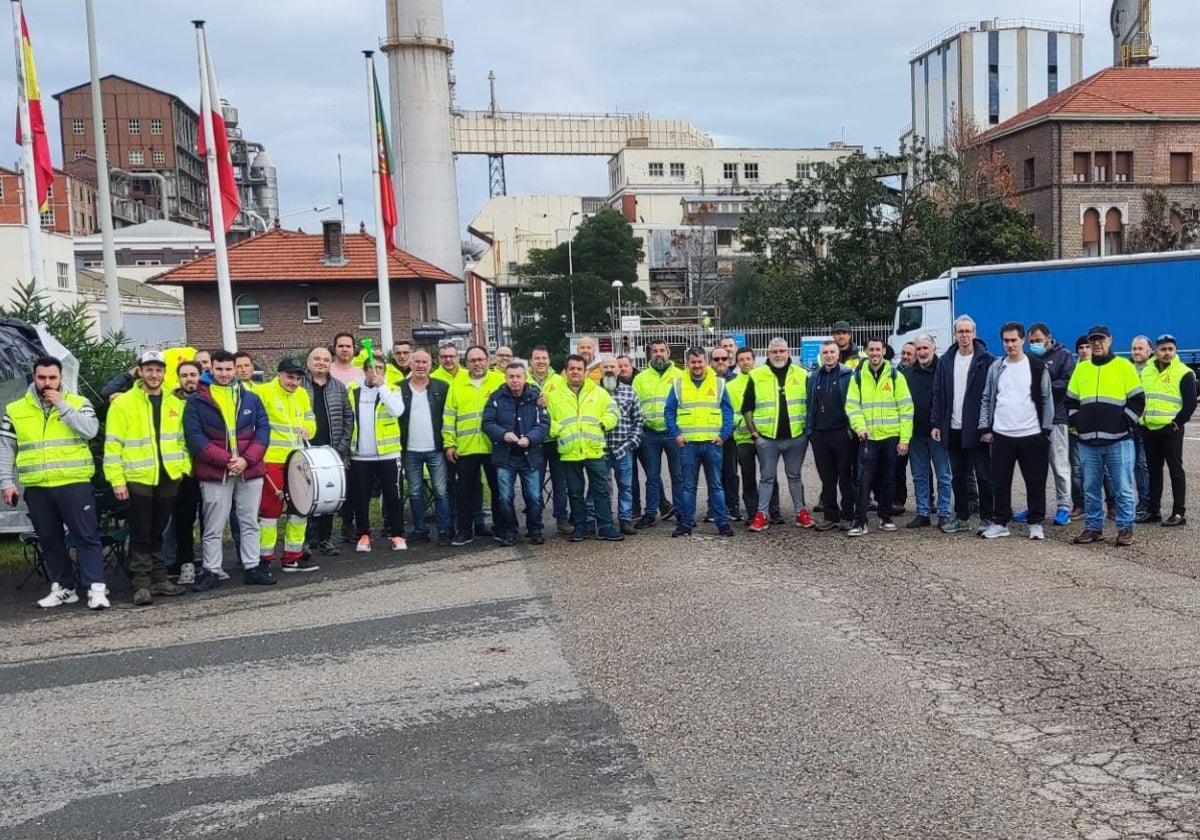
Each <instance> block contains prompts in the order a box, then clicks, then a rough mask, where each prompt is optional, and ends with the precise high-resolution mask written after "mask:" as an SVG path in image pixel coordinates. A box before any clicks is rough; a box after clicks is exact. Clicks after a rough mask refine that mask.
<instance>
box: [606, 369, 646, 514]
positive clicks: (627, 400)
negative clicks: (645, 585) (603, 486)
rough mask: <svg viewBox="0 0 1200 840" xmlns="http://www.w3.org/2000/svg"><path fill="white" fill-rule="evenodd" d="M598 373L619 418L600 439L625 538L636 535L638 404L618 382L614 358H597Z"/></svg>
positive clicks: (627, 389)
mask: <svg viewBox="0 0 1200 840" xmlns="http://www.w3.org/2000/svg"><path fill="white" fill-rule="evenodd" d="M600 370H601V376H600V386H601V387H602V388H603V389H604V390H605V391H608V393H609V394H610V395H611V396H612V398H613V401H614V402H616V404H617V411H619V412H620V415H621V416H620V419H618V420H617V425H616V426H615V427H613V428H612V429H611V430H609V431H608V432H605V434H604V438H605V441H606V442H607V444H608V452H607V457H608V467H609V469H610V470H612V474H613V478H614V479H615V481H616V487H617V522H618V524H619V526H620V529H621V533H622V534H625V535H626V536H629V535H632V534H636V533H637V531H635V530H634V527H633V484H634V480H633V470H634V453H635V452H636V451H637V447H638V443H640V442H641V439H642V404H641V401H640V400H639V399H638V396H637V392H636V391H634V390H633V387H632V386H630V385H626V384H625V383H624V382H622V381H621V380H620V379H619V377H618V365H617V360H616V359H615V358H613V357H612V356H605V357H604V358H603V359H601V360H600Z"/></svg>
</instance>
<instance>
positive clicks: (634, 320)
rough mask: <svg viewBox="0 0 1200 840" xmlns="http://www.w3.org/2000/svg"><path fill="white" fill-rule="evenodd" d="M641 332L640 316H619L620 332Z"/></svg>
mask: <svg viewBox="0 0 1200 840" xmlns="http://www.w3.org/2000/svg"><path fill="white" fill-rule="evenodd" d="M641 331H642V316H641V315H622V316H621V332H641Z"/></svg>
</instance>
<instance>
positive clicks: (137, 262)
mask: <svg viewBox="0 0 1200 840" xmlns="http://www.w3.org/2000/svg"><path fill="white" fill-rule="evenodd" d="M133 264H134V265H140V266H151V265H162V260H134V261H133Z"/></svg>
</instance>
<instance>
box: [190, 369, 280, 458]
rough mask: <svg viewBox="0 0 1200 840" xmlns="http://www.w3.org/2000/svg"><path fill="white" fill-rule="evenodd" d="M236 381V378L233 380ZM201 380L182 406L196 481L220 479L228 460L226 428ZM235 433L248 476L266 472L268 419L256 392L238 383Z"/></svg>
mask: <svg viewBox="0 0 1200 840" xmlns="http://www.w3.org/2000/svg"><path fill="white" fill-rule="evenodd" d="M234 381H235V382H236V381H237V380H234ZM213 387H216V386H213V385H209V384H208V383H205V382H201V383H200V387H199V388H197V389H196V393H194V394H192V395H191V396H190V397H188V401H187V404H186V405H185V406H184V407H183V437H184V442H185V443H186V444H187V448H188V452H189V453H191V456H192V475H193V476H194V477H195V478H196V480H197V481H223V480H224V479H225V465H226V464H227V463H228V462H229V454H230V453H229V428H228V427H227V426H226V425H225V418H224V417H223V416H222V415H221V409H220V407H219V406H218V405H217V402H216V400H214V399H213V397H212V388H213ZM235 409H236V417H235V419H234V426H235V429H234V436H235V438H236V441H237V448H238V454H239V455H241V456H242V457H243V458H245V459H246V471H245V473H243V476H244V477H245V478H247V479H251V478H262V477H263V476H264V475H266V474H267V465H266V462H265V461H263V458H265V457H266V454H267V445H268V444H269V443H270V439H271V422H270V421H269V420H268V419H267V410H266V409H265V408H263V404H262V400H260V399H259V398H258V395H257V394H255V393H254V392H253V391H251V390H250V389H249V388H247V387H246V386H244V385H238V400H237V404H236V406H235Z"/></svg>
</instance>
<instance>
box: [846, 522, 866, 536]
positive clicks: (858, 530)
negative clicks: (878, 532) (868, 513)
mask: <svg viewBox="0 0 1200 840" xmlns="http://www.w3.org/2000/svg"><path fill="white" fill-rule="evenodd" d="M865 533H867V526H866V523H863V524H862V525H855V526H854V527H853V528H851V529H850V530H849V531H847V532H846V536H848V537H861V536H862V535H863V534H865Z"/></svg>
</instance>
